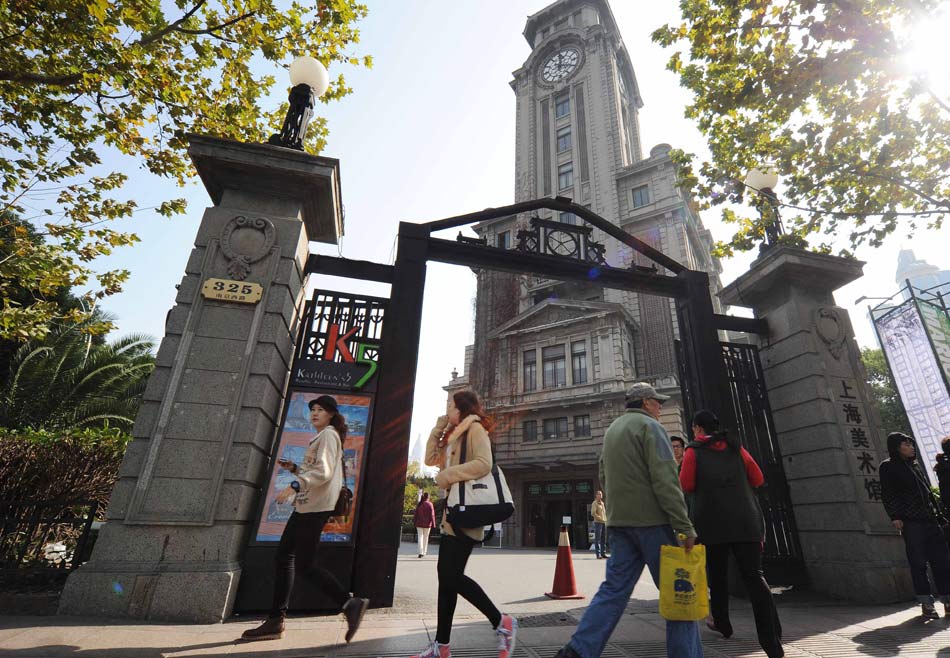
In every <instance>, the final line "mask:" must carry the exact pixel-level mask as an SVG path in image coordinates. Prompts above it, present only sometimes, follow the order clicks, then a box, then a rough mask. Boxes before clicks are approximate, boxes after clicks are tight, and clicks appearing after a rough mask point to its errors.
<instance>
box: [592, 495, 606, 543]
mask: <svg viewBox="0 0 950 658" xmlns="http://www.w3.org/2000/svg"><path fill="white" fill-rule="evenodd" d="M590 513H591V516H593V517H594V553H595V554H596V555H597V559H598V560H606V559H607V550H606V548H605V547H604V535H605V534H606V531H607V507H606V506H605V505H604V492H603V491H598V492H597V493H595V494H594V502H593V503H591V504H590Z"/></svg>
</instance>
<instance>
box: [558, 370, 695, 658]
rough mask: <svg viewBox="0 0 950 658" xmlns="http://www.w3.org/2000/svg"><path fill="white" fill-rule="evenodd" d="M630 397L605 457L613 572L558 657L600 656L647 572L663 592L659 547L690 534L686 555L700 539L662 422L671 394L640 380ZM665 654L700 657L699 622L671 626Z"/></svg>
mask: <svg viewBox="0 0 950 658" xmlns="http://www.w3.org/2000/svg"><path fill="white" fill-rule="evenodd" d="M626 399H627V410H626V413H624V414H623V415H622V416H620V417H619V418H617V419H616V420H615V421H614V422H613V423H611V425H610V427H609V428H608V429H607V433H606V434H605V435H604V447H603V451H602V453H601V456H600V482H601V484H602V485H603V487H604V493H605V494H606V496H607V498H609V499H610V508H609V509H608V510H607V528H608V530H609V531H610V545H611V553H610V558H609V559H608V560H607V573H606V576H605V579H604V582H603V583H601V585H600V589H598V590H597V594H595V595H594V598H593V600H592V601H591V603H590V606H589V607H588V608H587V610H586V611H585V613H584V616H583V617H582V618H581V621H580V623H579V624H578V625H577V630H576V631H575V632H574V635H573V636H571V640H570V642H568V643H567V644H566V645H565V646H564V647H563V648H562V649H561V650H560V651H559V652H558V654H557V657H556V658H578V657H579V658H598V657H599V656H600V655H601V653H603V650H604V647H605V646H606V644H607V640H608V639H610V634H611V633H612V632H613V630H614V627H615V626H616V625H617V622H618V621H620V617H621V615H623V613H624V610H625V609H626V607H627V602H628V601H629V600H630V594H631V593H632V592H633V588H634V586H635V585H636V584H637V581H638V580H639V579H640V574H641V573H643V567H644V566H646V567H648V568H649V570H650V575H651V576H652V577H653V582H654V583H655V584H657V586H659V577H660V547H661V546H663V545H674V546H675V545H676V543H677V541H676V534H675V533H681V534H682V535H685V537H686V539H685V540H684V541H683V546H684V548H686V550H687V551H689V550H691V549H692V548H693V544H694V543H695V541H696V531H695V530H694V529H693V525H692V523H691V522H690V520H689V516H688V515H687V513H686V503H685V502H684V501H683V491H682V490H681V489H680V485H679V480H678V479H677V474H676V461H675V460H674V459H673V450H672V448H671V447H670V439H669V437H668V436H667V434H666V430H664V429H663V426H662V425H660V423H659V417H660V405H662V403H663V401H664V400H668V399H669V396H667V395H661V394H659V393H657V392H656V391H655V390H654V388H653V387H652V386H650V385H649V384H647V383H643V382H640V383H637V384H634V385H633V386H632V387H631V388H630V390H628V391H627V395H626ZM666 655H667V656H668V657H669V658H701V657H702V655H703V645H702V642H701V641H700V638H699V626H698V625H697V624H696V622H694V621H667V622H666Z"/></svg>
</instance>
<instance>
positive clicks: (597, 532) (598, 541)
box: [594, 521, 607, 557]
mask: <svg viewBox="0 0 950 658" xmlns="http://www.w3.org/2000/svg"><path fill="white" fill-rule="evenodd" d="M606 529H607V528H606V527H605V526H604V524H603V523H597V522H596V521H594V553H595V554H596V555H597V557H600V556H601V555H607V551H606V550H605V549H604V531H605V530H606Z"/></svg>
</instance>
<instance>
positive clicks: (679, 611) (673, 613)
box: [660, 544, 709, 621]
mask: <svg viewBox="0 0 950 658" xmlns="http://www.w3.org/2000/svg"><path fill="white" fill-rule="evenodd" d="M708 614H709V590H708V589H707V587H706V547H705V546H703V545H702V544H697V545H696V546H693V550H691V551H690V552H689V553H687V552H686V549H685V548H682V547H680V546H661V547H660V615H661V616H662V617H663V618H664V619H669V620H670V621H698V620H700V619H702V618H703V617H705V616H706V615H708Z"/></svg>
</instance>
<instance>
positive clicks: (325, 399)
mask: <svg viewBox="0 0 950 658" xmlns="http://www.w3.org/2000/svg"><path fill="white" fill-rule="evenodd" d="M318 404H319V405H320V406H321V407H323V408H324V409H325V410H326V411H329V412H330V413H331V414H335V413H337V406H336V399H335V398H332V397H330V396H329V395H321V396H320V397H318V398H316V399H315V400H310V402H308V403H307V406H308V407H310V409H311V411H312V410H313V407H314V406H315V405H318Z"/></svg>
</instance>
